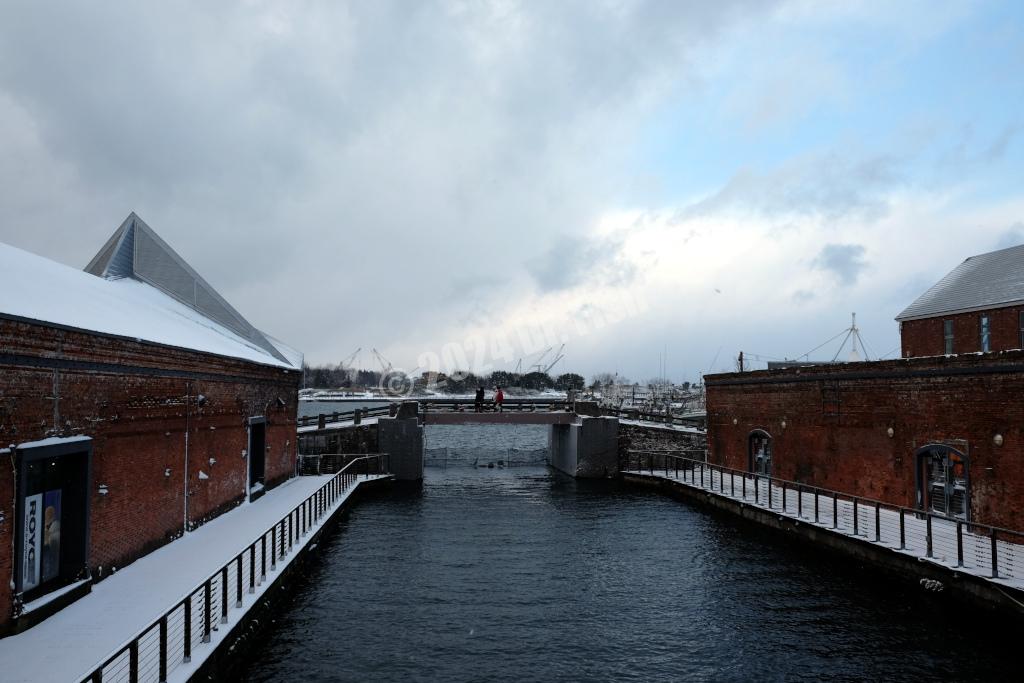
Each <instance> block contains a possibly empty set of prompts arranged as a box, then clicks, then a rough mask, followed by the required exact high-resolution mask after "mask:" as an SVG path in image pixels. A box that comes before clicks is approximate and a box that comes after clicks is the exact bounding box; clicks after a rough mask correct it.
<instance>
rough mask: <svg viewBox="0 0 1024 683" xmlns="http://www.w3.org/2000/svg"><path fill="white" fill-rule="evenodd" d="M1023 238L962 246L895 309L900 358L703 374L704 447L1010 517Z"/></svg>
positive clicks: (743, 460) (1019, 498)
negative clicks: (962, 253)
mask: <svg viewBox="0 0 1024 683" xmlns="http://www.w3.org/2000/svg"><path fill="white" fill-rule="evenodd" d="M1021 310H1024V246H1019V247H1013V248H1011V249H1004V250H1001V251H997V252H993V253H990V254H983V255H980V256H974V257H972V258H970V259H967V260H966V261H964V263H963V264H961V265H960V266H958V267H957V268H956V269H955V270H953V271H952V272H951V273H950V274H949V275H947V276H946V277H944V278H943V279H942V280H941V281H940V282H938V283H937V284H936V285H935V286H933V287H932V288H930V289H929V290H928V291H927V292H925V293H924V294H923V295H922V296H921V297H919V298H918V299H917V300H916V301H914V303H912V304H911V305H910V306H909V307H907V309H906V310H904V311H903V312H902V313H901V314H900V316H899V317H898V318H897V319H898V320H899V321H900V323H901V339H902V346H903V355H904V358H903V359H901V360H894V361H875V362H856V363H841V364H818V365H809V366H801V367H788V368H784V369H769V370H762V371H756V372H743V373H729V374H720V375H709V376H708V377H706V378H705V381H706V386H707V411H708V453H709V456H708V457H709V460H710V461H711V462H714V463H718V464H722V465H726V466H728V467H732V468H736V469H742V470H748V471H757V472H761V473H766V474H771V475H772V476H776V477H779V478H782V479H788V480H792V481H796V482H799V483H803V484H808V485H812V486H819V487H823V488H829V489H835V490H839V491H842V492H844V493H848V494H852V495H857V496H862V497H865V498H872V499H876V500H880V501H882V502H885V503H890V504H894V505H902V506H906V507H914V508H918V509H923V510H925V509H926V510H931V511H934V512H937V513H939V514H944V515H948V516H949V517H952V518H955V519H964V520H971V521H975V522H979V523H985V524H991V525H994V526H1002V527H1008V528H1013V529H1022V528H1024V505H1022V503H1024V400H1022V399H1021V397H1022V396H1024V351H1020V350H1015V349H1020V348H1021V346H1022V343H1021V342H1022V341H1024V336H1022V329H1024V327H1022V326H1021V322H1022V315H1021Z"/></svg>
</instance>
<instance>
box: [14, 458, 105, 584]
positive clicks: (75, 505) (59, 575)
mask: <svg viewBox="0 0 1024 683" xmlns="http://www.w3.org/2000/svg"><path fill="white" fill-rule="evenodd" d="M15 452H16V454H17V485H18V493H17V497H16V500H17V503H16V507H17V526H16V533H15V542H14V544H15V570H14V589H15V591H16V592H17V593H18V594H19V595H20V600H21V601H22V602H30V601H32V600H34V599H36V598H37V597H40V596H42V595H45V594H46V593H50V592H52V591H55V590H57V589H59V588H62V587H64V586H66V585H68V584H70V583H73V582H74V581H77V580H79V579H82V578H85V577H87V576H88V568H87V565H88V554H89V481H90V477H91V467H92V440H91V439H87V438H70V439H59V438H55V439H47V440H45V441H40V442H37V443H36V444H26V445H23V446H20V447H18V448H17V449H16V451H15Z"/></svg>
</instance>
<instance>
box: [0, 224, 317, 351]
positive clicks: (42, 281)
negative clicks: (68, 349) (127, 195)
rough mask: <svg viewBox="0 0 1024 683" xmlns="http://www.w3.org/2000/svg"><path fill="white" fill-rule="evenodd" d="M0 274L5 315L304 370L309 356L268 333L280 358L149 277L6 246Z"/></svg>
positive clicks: (0, 253) (0, 310) (0, 249)
mask: <svg viewBox="0 0 1024 683" xmlns="http://www.w3.org/2000/svg"><path fill="white" fill-rule="evenodd" d="M133 215H134V214H133ZM190 270H191V269H190ZM0 272H3V273H4V284H3V286H2V287H0V315H3V316H12V317H16V318H22V319H27V320H32V321H38V322H41V323H49V324H54V325H61V326H64V327H71V328H76V329H81V330H87V331H90V332H99V333H103V334H112V335H117V336H120V337H128V338H132V339H138V340H141V341H147V342H153V343H156V344H162V345H166V346H172V347H178V348H184V349H191V350H194V351H202V352H205V353H212V354H217V355H220V356H227V357H230V358H238V359H241V360H247V361H252V362H255V363H261V364H264V365H273V366H278V367H283V368H291V369H299V368H301V367H302V355H301V354H300V353H298V352H297V351H295V350H294V349H291V348H289V347H287V346H285V345H284V344H281V343H280V342H276V341H275V342H271V341H270V340H269V339H267V338H266V337H265V336H263V335H261V337H262V338H263V339H264V340H265V341H266V344H267V345H269V346H270V349H273V351H274V352H273V353H272V352H271V350H270V349H267V348H264V347H263V346H262V345H260V344H258V343H257V342H256V341H255V340H253V339H246V338H244V337H242V336H241V335H239V334H238V333H236V332H234V331H233V330H231V329H228V327H226V326H225V325H223V324H222V323H220V322H218V321H217V320H214V319H213V318H211V317H209V316H208V315H205V314H204V313H203V312H201V311H200V310H197V309H196V308H195V307H193V306H189V305H187V304H185V303H183V302H182V301H180V300H178V299H177V298H174V297H172V296H170V295H168V294H166V293H165V292H164V291H161V289H158V288H157V287H156V286H154V285H152V284H150V283H147V282H144V281H142V280H141V279H136V278H134V277H121V278H119V279H107V278H104V277H97V276H96V275H92V274H90V273H87V272H83V271H80V270H76V269H74V268H70V267H68V266H65V265H63V264H60V263H56V262H54V261H51V260H49V259H46V258H43V257H41V256H37V255H35V254H31V253H29V252H27V251H23V250H21V249H18V248H16V247H12V246H9V245H7V244H3V243H0ZM232 310H234V309H232Z"/></svg>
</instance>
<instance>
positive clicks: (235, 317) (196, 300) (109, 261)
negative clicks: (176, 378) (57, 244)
mask: <svg viewBox="0 0 1024 683" xmlns="http://www.w3.org/2000/svg"><path fill="white" fill-rule="evenodd" d="M85 272H87V273H91V274H92V275H96V276H98V277H102V278H106V279H108V280H115V279H121V278H133V279H135V280H139V281H141V282H145V283H146V284H148V285H151V286H152V287H155V288H156V289H158V290H160V291H161V292H163V293H164V294H167V295H168V296H170V297H172V298H174V299H176V300H178V301H180V302H181V303H183V304H185V305H186V306H188V307H189V308H192V309H193V310H195V311H197V312H198V313H201V314H202V315H203V316H205V317H207V318H209V319H210V320H213V321H214V322H217V323H220V324H221V325H223V326H224V327H226V328H228V329H229V330H231V331H232V332H234V333H235V334H237V335H238V336H240V337H242V338H243V339H245V340H247V341H249V342H251V343H252V344H254V345H256V346H258V347H259V348H260V349H263V350H264V351H266V352H267V353H269V354H270V355H272V356H273V357H274V358H276V359H278V360H280V361H284V362H286V363H287V362H288V360H287V359H286V358H285V357H284V356H283V355H282V354H281V352H280V351H279V350H278V349H277V348H276V347H275V346H274V345H273V344H271V343H270V341H269V340H268V339H267V338H266V337H265V336H264V335H263V333H262V332H260V331H259V330H257V329H256V328H255V327H253V326H252V325H251V324H250V323H249V321H247V320H246V319H245V318H243V317H242V314H241V313H239V312H238V311H236V310H235V309H234V308H233V307H232V306H231V304H229V303H228V302H227V301H225V300H224V297H222V296H221V295H220V294H218V293H217V291H216V290H215V289H214V288H213V287H212V286H210V284H209V283H208V282H207V281H206V280H204V279H203V278H202V276H200V275H199V273H197V272H196V271H195V270H193V269H192V267H191V266H190V265H188V263H186V262H185V260H184V259H183V258H181V257H180V256H179V255H178V254H177V252H175V251H174V250H173V249H171V247H170V246H169V245H168V244H167V243H166V242H164V241H163V240H162V239H160V236H159V235H157V234H156V232H154V231H153V229H152V228H150V227H149V226H148V225H146V223H145V221H143V220H142V219H141V218H139V217H138V216H137V215H135V212H132V213H131V214H129V216H128V218H126V219H125V220H124V222H123V223H122V224H121V227H119V228H118V229H117V230H116V231H115V232H114V234H113V235H112V236H111V237H110V239H109V240H107V243H106V244H104V245H103V248H102V249H100V251H99V253H97V254H96V256H94V257H93V259H92V261H90V262H89V265H87V266H86V267H85Z"/></svg>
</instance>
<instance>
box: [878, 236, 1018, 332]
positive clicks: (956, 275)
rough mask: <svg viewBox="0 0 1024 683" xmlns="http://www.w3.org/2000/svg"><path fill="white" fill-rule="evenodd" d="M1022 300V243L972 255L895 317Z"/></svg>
mask: <svg viewBox="0 0 1024 683" xmlns="http://www.w3.org/2000/svg"><path fill="white" fill-rule="evenodd" d="M1021 302H1024V244H1021V245H1018V246H1016V247H1010V248H1008V249H1000V250H999V251H992V252H989V253H987V254H979V255H978V256H971V257H970V258H968V259H967V260H965V261H964V262H963V263H961V264H960V265H959V266H957V267H956V268H954V269H953V270H952V271H951V272H950V273H949V274H947V275H946V276H945V277H944V278H942V279H941V280H939V281H938V282H937V283H935V284H934V285H932V287H931V288H930V289H928V291H926V292H925V293H924V294H922V295H921V296H919V297H918V298H917V299H916V300H915V301H914V303H912V304H910V305H909V306H907V307H906V308H905V309H904V310H903V312H902V313H900V314H899V315H898V316H896V320H899V321H900V322H902V321H904V320H918V319H921V318H932V317H935V316H938V315H950V314H954V313H967V312H969V311H982V310H985V309H989V308H1000V307H1003V306H1010V305H1013V304H1017V303H1021Z"/></svg>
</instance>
